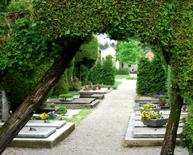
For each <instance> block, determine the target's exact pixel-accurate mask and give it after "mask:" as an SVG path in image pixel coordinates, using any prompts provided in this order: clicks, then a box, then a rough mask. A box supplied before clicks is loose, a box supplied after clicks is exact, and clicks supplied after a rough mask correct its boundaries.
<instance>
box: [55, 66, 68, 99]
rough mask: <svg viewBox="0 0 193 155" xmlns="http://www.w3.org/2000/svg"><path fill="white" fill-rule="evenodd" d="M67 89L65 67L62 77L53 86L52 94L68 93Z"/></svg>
mask: <svg viewBox="0 0 193 155" xmlns="http://www.w3.org/2000/svg"><path fill="white" fill-rule="evenodd" d="M68 91H69V84H68V78H67V69H66V70H65V72H64V74H63V75H62V77H61V78H60V79H59V81H58V82H57V84H56V85H55V86H54V88H53V93H52V95H59V94H66V93H68Z"/></svg>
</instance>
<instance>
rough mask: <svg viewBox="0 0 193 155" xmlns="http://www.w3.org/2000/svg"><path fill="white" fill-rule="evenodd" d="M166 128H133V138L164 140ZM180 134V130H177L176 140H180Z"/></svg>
mask: <svg viewBox="0 0 193 155" xmlns="http://www.w3.org/2000/svg"><path fill="white" fill-rule="evenodd" d="M165 131H166V128H165V127H160V128H151V127H146V128H135V129H134V136H133V137H134V138H164V135H165ZM181 132H182V128H181V127H179V128H178V132H177V138H180V133H181Z"/></svg>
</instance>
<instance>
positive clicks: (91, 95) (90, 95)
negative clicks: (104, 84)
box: [78, 88, 113, 99]
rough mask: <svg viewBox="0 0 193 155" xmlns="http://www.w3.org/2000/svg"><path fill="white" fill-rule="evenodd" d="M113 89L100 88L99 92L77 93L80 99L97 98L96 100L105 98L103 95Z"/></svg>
mask: <svg viewBox="0 0 193 155" xmlns="http://www.w3.org/2000/svg"><path fill="white" fill-rule="evenodd" d="M112 90H113V88H110V89H109V90H108V88H101V90H89V91H83V90H81V91H79V92H78V93H80V97H81V98H97V99H103V98H104V97H105V94H108V93H109V92H111V91H112Z"/></svg>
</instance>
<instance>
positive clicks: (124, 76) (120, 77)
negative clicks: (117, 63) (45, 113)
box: [115, 75, 128, 79]
mask: <svg viewBox="0 0 193 155" xmlns="http://www.w3.org/2000/svg"><path fill="white" fill-rule="evenodd" d="M127 77H128V75H116V76H115V79H126V78H127Z"/></svg>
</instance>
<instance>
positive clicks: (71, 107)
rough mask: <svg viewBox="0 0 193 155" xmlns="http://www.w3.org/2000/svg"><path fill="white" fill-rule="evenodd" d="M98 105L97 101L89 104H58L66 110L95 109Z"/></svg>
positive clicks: (98, 101)
mask: <svg viewBox="0 0 193 155" xmlns="http://www.w3.org/2000/svg"><path fill="white" fill-rule="evenodd" d="M99 103H100V100H99V99H96V100H94V101H93V102H91V103H89V104H63V103H60V104H58V105H63V106H65V107H66V108H67V109H83V108H94V107H96V106H97V105H98V104H99Z"/></svg>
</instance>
